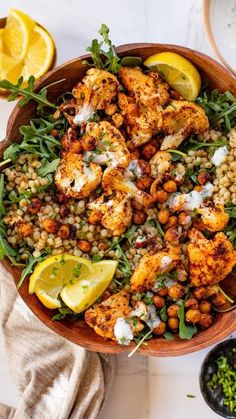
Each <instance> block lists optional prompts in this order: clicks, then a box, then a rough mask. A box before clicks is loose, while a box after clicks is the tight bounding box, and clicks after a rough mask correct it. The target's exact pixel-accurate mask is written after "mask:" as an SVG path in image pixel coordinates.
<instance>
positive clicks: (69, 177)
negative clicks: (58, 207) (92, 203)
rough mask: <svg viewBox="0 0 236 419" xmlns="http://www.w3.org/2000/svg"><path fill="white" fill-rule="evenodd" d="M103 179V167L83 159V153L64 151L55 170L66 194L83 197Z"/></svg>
mask: <svg viewBox="0 0 236 419" xmlns="http://www.w3.org/2000/svg"><path fill="white" fill-rule="evenodd" d="M101 179H102V169H101V167H100V166H98V165H97V164H95V163H86V162H84V161H83V155H82V154H74V153H71V152H67V153H64V154H63V156H62V158H61V160H60V163H59V165H58V167H57V169H56V171H55V174H54V180H55V184H56V185H57V187H58V189H60V190H61V191H62V192H63V193H64V194H65V195H66V196H71V197H74V198H77V199H83V198H86V197H87V196H89V195H90V193H91V192H92V191H94V190H95V189H96V188H97V186H98V185H99V183H100V182H101Z"/></svg>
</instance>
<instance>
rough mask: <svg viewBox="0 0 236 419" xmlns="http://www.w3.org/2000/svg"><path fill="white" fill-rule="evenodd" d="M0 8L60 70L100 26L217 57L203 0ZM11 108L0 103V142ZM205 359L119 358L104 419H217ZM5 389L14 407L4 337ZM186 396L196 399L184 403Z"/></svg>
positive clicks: (118, 39)
mask: <svg viewBox="0 0 236 419" xmlns="http://www.w3.org/2000/svg"><path fill="white" fill-rule="evenodd" d="M0 6H1V7H0V9H1V15H2V16H6V15H7V10H8V8H9V7H15V8H19V9H22V10H24V11H25V12H26V13H29V14H30V15H31V16H32V17H33V18H34V19H35V20H37V21H38V22H40V23H41V24H43V25H45V26H46V27H47V28H48V29H49V31H50V32H51V33H52V34H53V36H54V38H55V41H56V44H57V47H58V63H61V62H63V61H65V60H68V59H70V58H73V57H75V56H78V55H80V54H81V53H83V52H84V50H85V47H86V46H87V45H89V43H90V41H91V39H92V38H94V37H96V34H97V29H98V28H99V26H100V24H101V23H103V22H104V23H106V24H107V25H108V26H109V27H110V29H111V36H112V39H113V41H114V43H115V44H116V45H119V44H122V43H129V42H139V41H142V42H145V41H150V42H152V41H153V42H165V43H174V44H181V45H185V46H188V47H192V48H195V49H198V50H200V51H202V52H205V53H207V54H209V55H212V56H213V53H212V51H211V48H210V46H209V43H208V40H207V38H206V35H205V33H204V28H203V23H202V16H201V1H200V0H178V1H176V0H169V1H168V2H165V1H163V0H119V2H118V1H117V0H100V1H99V0H56V1H48V0H34V1H28V0H8V1H7V2H6V1H5V0H0ZM12 107H13V106H12V104H8V103H6V102H5V101H0V138H1V139H3V138H4V137H5V128H6V121H7V118H8V115H9V113H10V110H11V109H12ZM206 352H207V351H202V352H199V353H195V354H192V355H188V356H182V357H178V358H165V359H161V358H152V357H150V358H145V357H143V356H138V355H137V356H135V357H134V358H131V359H128V358H127V356H126V355H122V356H119V357H118V371H117V376H116V379H115V382H114V384H113V388H112V391H111V394H110V397H109V399H108V402H107V404H106V406H105V407H104V410H103V412H102V413H101V415H100V418H99V419H111V418H112V419H157V418H158V419H195V418H196V419H197V418H199V417H202V418H204V419H213V418H217V417H219V416H218V415H216V414H215V413H213V412H212V411H211V410H210V409H209V408H208V407H207V405H206V404H205V403H204V401H203V399H202V397H201V394H200V391H199V385H198V373H199V367H200V364H201V362H202V359H203V357H204V355H205V353H206ZM0 389H1V390H0V401H1V402H5V403H7V404H11V405H16V404H17V402H18V395H17V391H16V388H15V386H14V383H12V381H11V377H10V375H9V372H8V369H7V362H6V358H5V355H4V352H3V348H2V336H1V335H0ZM188 393H191V394H193V395H195V396H196V397H195V398H191V399H190V398H187V397H186V395H187V394H188ZM4 419H5V418H4ZM22 419H23V418H22ZM32 419H37V418H32ZM48 419H51V418H48ZM78 419H79V418H78Z"/></svg>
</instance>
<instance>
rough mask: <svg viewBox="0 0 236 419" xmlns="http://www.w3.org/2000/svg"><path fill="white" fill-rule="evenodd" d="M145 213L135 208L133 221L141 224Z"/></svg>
mask: <svg viewBox="0 0 236 419" xmlns="http://www.w3.org/2000/svg"><path fill="white" fill-rule="evenodd" d="M146 218H147V215H146V214H145V212H144V211H142V210H135V211H134V213H133V223H134V224H137V225H142V224H144V223H145V220H146Z"/></svg>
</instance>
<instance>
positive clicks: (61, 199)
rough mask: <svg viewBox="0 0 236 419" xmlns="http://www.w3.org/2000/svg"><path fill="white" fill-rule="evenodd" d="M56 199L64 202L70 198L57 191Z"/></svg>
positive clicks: (60, 202)
mask: <svg viewBox="0 0 236 419" xmlns="http://www.w3.org/2000/svg"><path fill="white" fill-rule="evenodd" d="M56 200H57V202H58V203H59V204H63V203H64V202H66V201H67V200H68V198H67V196H66V195H65V194H64V193H63V192H57V193H56Z"/></svg>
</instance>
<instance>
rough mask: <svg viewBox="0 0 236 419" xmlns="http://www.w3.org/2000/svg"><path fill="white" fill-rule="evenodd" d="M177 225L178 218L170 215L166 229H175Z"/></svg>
mask: <svg viewBox="0 0 236 419" xmlns="http://www.w3.org/2000/svg"><path fill="white" fill-rule="evenodd" d="M177 224H178V218H177V217H176V215H171V216H170V217H169V220H168V223H167V224H166V228H172V227H176V226H177Z"/></svg>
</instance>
